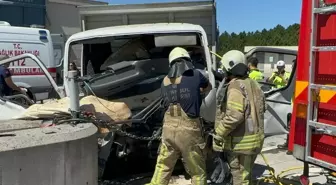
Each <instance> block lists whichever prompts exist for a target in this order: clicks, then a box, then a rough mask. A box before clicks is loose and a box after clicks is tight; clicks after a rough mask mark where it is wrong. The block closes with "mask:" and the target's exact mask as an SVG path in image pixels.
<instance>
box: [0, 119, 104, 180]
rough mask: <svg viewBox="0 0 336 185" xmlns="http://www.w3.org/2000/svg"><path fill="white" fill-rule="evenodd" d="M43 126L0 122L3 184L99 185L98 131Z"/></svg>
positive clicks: (0, 176)
mask: <svg viewBox="0 0 336 185" xmlns="http://www.w3.org/2000/svg"><path fill="white" fill-rule="evenodd" d="M40 124H41V122H36V121H35V122H27V121H18V120H15V121H11V123H8V122H6V123H3V122H0V185H97V184H98V156H97V155H98V146H97V135H96V133H97V128H96V127H95V126H94V125H93V124H90V123H87V124H79V125H77V126H71V125H66V124H64V125H58V126H54V127H46V128H37V127H38V126H39V125H40ZM13 125H14V126H13ZM15 125H16V126H15Z"/></svg>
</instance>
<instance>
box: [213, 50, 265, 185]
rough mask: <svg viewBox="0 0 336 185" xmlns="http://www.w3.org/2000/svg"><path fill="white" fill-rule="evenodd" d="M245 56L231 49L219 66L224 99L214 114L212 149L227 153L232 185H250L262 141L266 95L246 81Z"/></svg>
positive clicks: (253, 82) (254, 83)
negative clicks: (224, 85)
mask: <svg viewBox="0 0 336 185" xmlns="http://www.w3.org/2000/svg"><path fill="white" fill-rule="evenodd" d="M245 62H246V58H245V55H244V54H243V53H242V52H240V51H238V50H231V51H229V52H227V53H226V54H224V55H223V58H222V63H223V66H224V69H225V70H226V72H227V76H228V81H229V82H228V83H229V84H228V87H227V89H226V91H224V93H225V95H226V96H224V97H225V98H224V99H223V101H221V103H220V110H219V111H218V112H217V119H216V124H215V133H214V138H213V149H214V150H215V151H217V152H225V153H229V156H228V160H229V164H230V168H231V173H232V176H233V184H234V185H251V184H252V168H253V165H254V161H255V160H256V158H257V155H258V154H259V153H260V152H261V149H262V146H263V142H264V112H265V96H264V93H263V92H262V90H261V89H260V87H259V85H258V82H256V81H255V80H252V79H250V78H248V67H247V65H246V64H245Z"/></svg>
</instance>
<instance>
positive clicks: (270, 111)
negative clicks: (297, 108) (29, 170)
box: [246, 47, 297, 136]
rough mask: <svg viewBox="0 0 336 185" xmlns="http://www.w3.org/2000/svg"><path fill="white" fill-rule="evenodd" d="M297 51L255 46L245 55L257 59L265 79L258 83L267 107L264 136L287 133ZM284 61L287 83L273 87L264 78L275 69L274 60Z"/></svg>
mask: <svg viewBox="0 0 336 185" xmlns="http://www.w3.org/2000/svg"><path fill="white" fill-rule="evenodd" d="M296 56H297V51H295V50H287V49H276V48H267V47H257V48H254V49H252V50H250V51H249V52H248V53H247V54H246V57H247V58H249V57H256V58H258V60H259V64H258V68H259V70H260V71H262V72H263V74H264V76H265V79H264V81H260V82H259V83H260V85H261V87H262V89H263V91H264V92H265V97H266V104H267V109H266V112H265V122H264V124H265V125H264V126H265V127H264V129H265V136H272V135H278V134H286V133H288V130H289V127H288V123H289V120H290V115H291V113H292V105H291V100H292V97H293V95H294V87H295V79H296V78H295V77H296V73H295V69H296V62H294V60H295V59H296ZM279 60H283V61H285V64H286V68H285V70H286V71H287V72H290V73H291V75H290V78H289V81H288V84H287V85H286V86H285V87H281V88H275V86H274V85H273V84H270V83H267V82H266V79H267V78H269V77H270V76H271V75H272V72H273V71H276V70H277V68H276V62H277V61H279Z"/></svg>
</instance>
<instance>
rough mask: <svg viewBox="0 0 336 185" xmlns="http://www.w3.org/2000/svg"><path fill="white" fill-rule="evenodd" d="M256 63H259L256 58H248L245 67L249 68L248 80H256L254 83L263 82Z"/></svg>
mask: <svg viewBox="0 0 336 185" xmlns="http://www.w3.org/2000/svg"><path fill="white" fill-rule="evenodd" d="M258 63H259V61H258V59H257V58H256V57H250V58H249V59H248V60H247V66H248V68H249V78H251V79H253V80H256V81H261V80H264V75H263V73H262V72H260V70H259V69H258Z"/></svg>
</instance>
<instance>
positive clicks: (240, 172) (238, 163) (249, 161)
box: [229, 154, 257, 185]
mask: <svg viewBox="0 0 336 185" xmlns="http://www.w3.org/2000/svg"><path fill="white" fill-rule="evenodd" d="M256 159H257V155H246V154H231V155H230V157H229V162H230V168H231V174H232V178H233V185H252V180H253V179H252V169H253V166H254V162H255V160H256Z"/></svg>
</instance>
